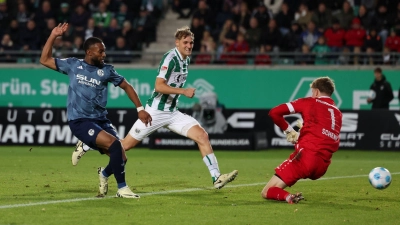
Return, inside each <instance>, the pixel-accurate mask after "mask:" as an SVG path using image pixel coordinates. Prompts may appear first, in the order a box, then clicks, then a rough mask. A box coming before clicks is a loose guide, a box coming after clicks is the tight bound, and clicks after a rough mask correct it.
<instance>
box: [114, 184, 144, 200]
mask: <svg viewBox="0 0 400 225" xmlns="http://www.w3.org/2000/svg"><path fill="white" fill-rule="evenodd" d="M115 197H118V198H140V196H139V195H138V194H135V193H133V192H132V191H131V189H129V187H128V186H125V187H123V188H120V189H118V191H117V194H116V195H115Z"/></svg>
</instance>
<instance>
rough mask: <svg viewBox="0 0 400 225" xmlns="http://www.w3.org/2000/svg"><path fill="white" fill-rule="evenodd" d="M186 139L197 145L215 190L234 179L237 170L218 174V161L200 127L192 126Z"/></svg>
mask: <svg viewBox="0 0 400 225" xmlns="http://www.w3.org/2000/svg"><path fill="white" fill-rule="evenodd" d="M187 137H188V138H190V139H192V140H193V141H195V142H196V143H197V145H198V147H199V150H200V153H201V156H202V157H203V161H204V163H205V164H206V166H207V167H208V170H209V171H210V175H211V177H212V180H213V184H214V187H215V188H217V189H220V188H222V187H224V186H225V185H226V184H227V183H229V182H231V181H233V180H234V179H235V178H236V176H237V175H238V171H237V170H234V171H232V172H231V173H228V174H221V173H220V170H219V167H218V161H217V158H216V157H215V155H214V151H213V149H212V147H211V144H210V140H209V138H208V134H207V132H206V131H205V130H204V129H203V128H202V127H200V126H199V125H195V126H192V127H191V128H190V129H189V130H188V132H187Z"/></svg>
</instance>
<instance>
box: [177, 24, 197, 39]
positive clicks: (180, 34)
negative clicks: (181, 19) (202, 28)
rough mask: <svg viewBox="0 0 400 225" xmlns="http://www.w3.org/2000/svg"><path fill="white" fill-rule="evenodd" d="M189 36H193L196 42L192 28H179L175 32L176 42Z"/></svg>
mask: <svg viewBox="0 0 400 225" xmlns="http://www.w3.org/2000/svg"><path fill="white" fill-rule="evenodd" d="M187 36H191V37H192V38H193V40H194V34H193V33H192V31H190V28H189V27H188V26H184V27H181V28H178V29H177V30H176V32H175V39H176V40H181V39H182V38H186V37H187Z"/></svg>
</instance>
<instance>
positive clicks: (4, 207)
mask: <svg viewBox="0 0 400 225" xmlns="http://www.w3.org/2000/svg"><path fill="white" fill-rule="evenodd" d="M391 174H392V175H398V174H400V172H395V173H391ZM367 176H368V175H365V174H363V175H353V176H340V177H323V178H320V179H318V181H321V180H337V179H347V178H358V177H367ZM299 181H311V180H309V179H307V180H299ZM266 183H267V182H260V183H252V184H236V185H227V186H225V187H224V188H238V187H250V186H258V185H265V184H266ZM213 189H214V188H188V189H180V190H170V191H157V192H149V193H142V194H140V193H138V194H139V195H140V196H142V197H143V196H152V195H165V194H172V193H183V192H193V191H202V190H213ZM113 197H114V196H109V197H106V198H97V197H90V198H73V199H63V200H54V201H45V202H32V203H25V204H13V205H0V209H11V208H21V207H28V206H36V205H50V204H59V203H69V202H82V201H89V200H90V201H92V200H102V199H107V198H113Z"/></svg>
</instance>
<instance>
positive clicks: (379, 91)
mask: <svg viewBox="0 0 400 225" xmlns="http://www.w3.org/2000/svg"><path fill="white" fill-rule="evenodd" d="M374 76H375V80H374V82H373V83H372V84H371V87H370V90H371V91H373V92H374V93H375V94H374V95H375V96H374V95H372V96H373V97H369V98H368V99H367V102H368V103H372V109H389V103H390V101H392V99H393V98H394V96H393V90H392V86H391V85H390V83H389V82H388V81H387V80H386V77H385V75H383V74H382V69H381V68H379V67H378V68H376V69H375V70H374Z"/></svg>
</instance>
